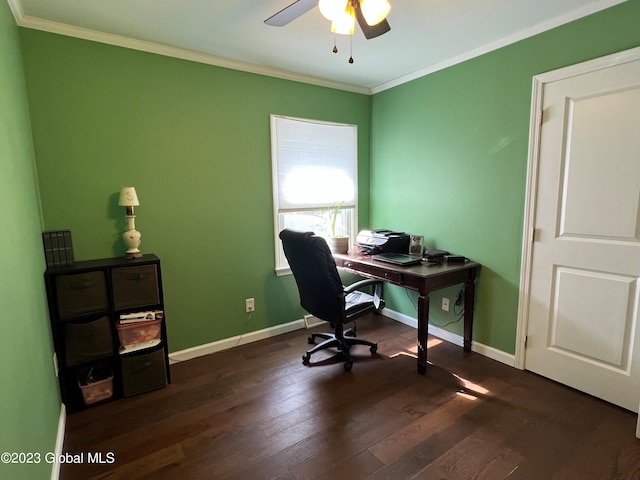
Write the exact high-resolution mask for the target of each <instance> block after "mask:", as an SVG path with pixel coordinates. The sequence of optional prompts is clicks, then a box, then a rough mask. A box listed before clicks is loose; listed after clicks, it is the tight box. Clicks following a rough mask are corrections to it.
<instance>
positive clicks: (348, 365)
mask: <svg viewBox="0 0 640 480" xmlns="http://www.w3.org/2000/svg"><path fill="white" fill-rule="evenodd" d="M352 367H353V362H344V371H345V372H350V371H351V368H352Z"/></svg>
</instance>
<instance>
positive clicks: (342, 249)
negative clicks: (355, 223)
mask: <svg viewBox="0 0 640 480" xmlns="http://www.w3.org/2000/svg"><path fill="white" fill-rule="evenodd" d="M343 203H344V200H343V201H342V202H340V203H339V204H338V205H337V206H335V207H331V208H329V211H328V212H327V217H326V218H325V221H326V222H327V230H328V235H329V237H328V238H327V243H328V244H329V248H330V249H331V251H332V252H333V253H347V250H349V236H348V235H339V234H338V231H337V221H338V214H339V213H340V209H341V208H342V204H343Z"/></svg>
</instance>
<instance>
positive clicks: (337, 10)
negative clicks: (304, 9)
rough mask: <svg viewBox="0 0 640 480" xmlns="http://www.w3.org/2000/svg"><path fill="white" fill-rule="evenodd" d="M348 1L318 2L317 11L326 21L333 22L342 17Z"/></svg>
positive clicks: (327, 0)
mask: <svg viewBox="0 0 640 480" xmlns="http://www.w3.org/2000/svg"><path fill="white" fill-rule="evenodd" d="M348 5H349V0H319V1H318V9H319V10H320V13H321V14H322V15H323V16H324V18H326V19H327V20H331V21H334V20H335V19H336V18H338V17H340V16H341V15H344V13H345V10H346V9H347V6H348Z"/></svg>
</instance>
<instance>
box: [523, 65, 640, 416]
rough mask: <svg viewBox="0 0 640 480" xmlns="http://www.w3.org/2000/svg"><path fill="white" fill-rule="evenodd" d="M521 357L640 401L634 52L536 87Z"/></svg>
mask: <svg viewBox="0 0 640 480" xmlns="http://www.w3.org/2000/svg"><path fill="white" fill-rule="evenodd" d="M541 95H542V111H543V122H542V125H541V126H540V127H539V128H540V132H539V139H540V141H539V146H538V158H537V162H538V165H537V167H538V170H537V172H538V177H537V185H536V195H535V200H534V202H535V206H534V208H535V220H534V227H535V232H536V234H535V242H534V244H533V248H532V254H531V255H532V257H531V267H530V268H531V276H530V292H529V298H528V312H527V332H526V333H527V339H528V342H527V350H526V353H525V368H526V369H528V370H531V371H534V372H536V373H540V374H542V375H544V376H547V377H549V378H552V379H554V380H557V381H560V382H562V383H564V384H567V385H569V386H572V387H574V388H577V389H579V390H582V391H585V392H587V393H590V394H592V395H595V396H597V397H600V398H603V399H605V400H607V401H610V402H612V403H615V404H617V405H620V406H623V407H625V408H628V409H630V410H633V411H637V409H638V404H639V403H640V329H639V328H637V326H638V310H639V308H638V307H639V299H640V282H638V278H640V226H639V223H640V133H639V132H640V60H637V59H636V60H635V61H630V62H625V63H621V64H618V65H613V66H609V67H608V68H599V69H596V70H594V71H587V72H582V73H580V74H575V75H567V76H566V77H564V78H560V79H558V80H554V81H549V82H547V83H545V84H544V85H543V86H542V92H541Z"/></svg>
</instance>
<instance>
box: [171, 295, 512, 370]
mask: <svg viewBox="0 0 640 480" xmlns="http://www.w3.org/2000/svg"><path fill="white" fill-rule="evenodd" d="M383 315H384V316H385V317H388V318H391V319H392V320H395V321H397V322H400V323H404V324H405V325H408V326H410V327H413V328H417V327H418V321H417V320H416V319H415V318H413V317H410V316H408V315H405V314H403V313H399V312H396V311H394V310H390V309H388V308H385V309H384V312H383ZM307 317H308V318H307ZM311 319H315V317H312V316H311V315H306V316H305V318H302V319H300V320H295V321H293V322H289V323H285V324H283V325H276V326H275V327H269V328H265V329H263V330H258V331H256V332H250V333H247V334H243V335H238V336H235V337H231V338H226V339H224V340H218V341H217V342H211V343H206V344H204V345H198V346H196V347H191V348H187V349H184V350H179V351H177V352H173V353H170V354H169V360H170V362H171V363H172V364H173V363H178V362H184V361H185V360H191V359H192V358H197V357H201V356H204V355H209V354H211V353H216V352H221V351H223V350H227V349H229V348H233V347H237V346H238V345H245V344H247V343H252V342H257V341H258V340H264V339H265V338H270V337H275V336H277V335H280V334H283V333H288V332H292V331H294V330H301V329H305V328H313V327H316V326H318V325H321V324H323V323H326V322H321V321H318V323H315V322H314V323H310V322H309V320H311ZM316 320H317V319H316ZM429 333H430V334H431V335H433V336H434V337H438V338H440V339H442V340H445V341H447V342H449V343H453V344H454V345H458V346H460V347H462V344H463V338H462V337H461V336H460V335H457V334H455V333H451V332H448V331H446V330H444V329H442V328H438V327H436V326H434V325H429ZM471 350H472V351H474V352H476V353H478V354H480V355H483V356H485V357H488V358H491V359H492V360H496V361H498V362H500V363H504V364H505V365H508V366H510V367H513V366H514V365H515V358H514V356H513V355H512V354H510V353H507V352H503V351H502V350H498V349H497V348H493V347H489V346H487V345H483V344H482V343H479V342H473V343H472V346H471Z"/></svg>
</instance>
